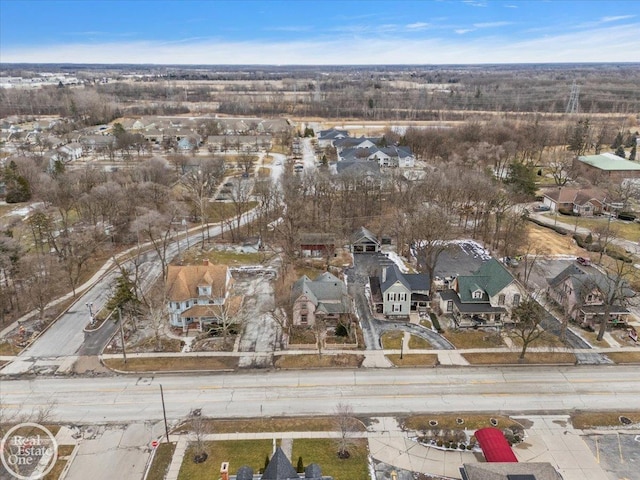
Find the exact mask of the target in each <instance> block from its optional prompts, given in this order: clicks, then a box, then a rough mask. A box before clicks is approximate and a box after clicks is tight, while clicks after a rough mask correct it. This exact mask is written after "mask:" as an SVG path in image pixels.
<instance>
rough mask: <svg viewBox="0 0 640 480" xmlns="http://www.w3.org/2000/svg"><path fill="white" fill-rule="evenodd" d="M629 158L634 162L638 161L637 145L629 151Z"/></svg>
mask: <svg viewBox="0 0 640 480" xmlns="http://www.w3.org/2000/svg"><path fill="white" fill-rule="evenodd" d="M629 160H631V161H632V162H635V161H636V146H635V145H634V146H633V147H631V152H629Z"/></svg>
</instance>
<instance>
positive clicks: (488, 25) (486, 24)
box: [473, 22, 512, 28]
mask: <svg viewBox="0 0 640 480" xmlns="http://www.w3.org/2000/svg"><path fill="white" fill-rule="evenodd" d="M511 24H512V22H483V23H474V24H473V26H474V27H476V28H495V27H504V26H507V25H511Z"/></svg>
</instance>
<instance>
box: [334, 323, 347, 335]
mask: <svg viewBox="0 0 640 480" xmlns="http://www.w3.org/2000/svg"><path fill="white" fill-rule="evenodd" d="M348 336H349V331H348V330H347V327H346V326H345V325H344V324H343V323H339V324H338V325H337V326H336V337H348Z"/></svg>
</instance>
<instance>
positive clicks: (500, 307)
mask: <svg viewBox="0 0 640 480" xmlns="http://www.w3.org/2000/svg"><path fill="white" fill-rule="evenodd" d="M524 296H526V291H525V289H524V287H522V286H521V285H520V284H519V283H518V282H517V281H516V279H515V278H513V276H512V275H511V273H510V272H509V271H508V270H507V269H506V268H505V267H504V265H502V264H501V263H500V262H499V261H497V260H496V259H495V258H492V259H491V260H489V261H487V262H485V263H483V264H482V265H481V266H480V268H479V269H478V270H477V271H476V272H474V273H472V274H471V275H460V276H458V277H456V278H455V279H454V280H453V282H452V283H451V288H450V289H448V290H444V291H442V292H440V308H441V309H442V311H443V312H446V313H449V314H451V315H452V316H453V319H454V321H455V323H456V325H458V326H463V327H464V326H477V325H486V326H500V325H502V324H503V323H507V322H511V318H510V315H511V310H512V309H514V308H515V307H517V306H518V305H520V302H521V301H522V298H523V297H524Z"/></svg>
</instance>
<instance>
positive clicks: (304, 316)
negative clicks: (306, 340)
mask: <svg viewBox="0 0 640 480" xmlns="http://www.w3.org/2000/svg"><path fill="white" fill-rule="evenodd" d="M308 322H309V320H308V318H307V315H306V314H304V315H300V323H301V324H302V325H306V324H307V323H308Z"/></svg>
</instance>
